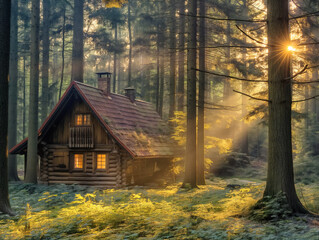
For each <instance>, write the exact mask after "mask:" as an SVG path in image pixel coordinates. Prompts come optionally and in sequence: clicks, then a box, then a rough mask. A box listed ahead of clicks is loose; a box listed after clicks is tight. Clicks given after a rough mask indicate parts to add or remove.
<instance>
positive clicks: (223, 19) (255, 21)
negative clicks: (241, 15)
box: [179, 13, 267, 23]
mask: <svg viewBox="0 0 319 240" xmlns="http://www.w3.org/2000/svg"><path fill="white" fill-rule="evenodd" d="M179 15H181V16H187V17H196V18H206V19H210V20H216V21H235V22H250V23H261V22H267V20H264V19H256V20H254V19H237V18H217V17H212V16H209V15H207V16H198V15H190V14H184V13H180V14H179Z"/></svg>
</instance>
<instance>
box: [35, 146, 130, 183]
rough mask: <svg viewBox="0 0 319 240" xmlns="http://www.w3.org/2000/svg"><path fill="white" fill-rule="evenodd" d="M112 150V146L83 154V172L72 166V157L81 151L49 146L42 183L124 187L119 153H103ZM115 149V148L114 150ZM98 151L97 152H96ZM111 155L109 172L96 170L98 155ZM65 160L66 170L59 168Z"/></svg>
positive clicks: (44, 162)
mask: <svg viewBox="0 0 319 240" xmlns="http://www.w3.org/2000/svg"><path fill="white" fill-rule="evenodd" d="M104 149H106V150H107V149H111V147H110V146H108V147H105V148H102V147H100V148H98V149H94V150H91V149H90V150H88V151H86V152H83V154H84V165H83V167H84V168H83V170H75V169H72V166H70V164H69V163H70V162H71V160H70V159H71V155H72V154H73V153H79V152H81V151H73V150H72V149H71V150H69V149H68V148H66V147H65V146H63V145H61V146H58V145H48V149H47V154H46V157H43V158H42V159H41V176H40V178H41V182H43V183H47V184H80V185H88V186H90V185H91V186H99V187H103V188H119V187H122V186H124V185H123V179H122V176H123V172H125V171H123V169H122V166H123V164H122V161H121V155H120V152H119V151H112V152H111V151H109V152H106V151H101V150H104ZM112 149H113V148H112ZM95 150H97V151H95ZM97 153H107V154H109V162H108V168H107V170H105V171H104V170H97V169H96V154H97ZM62 158H63V161H64V165H65V166H66V168H59V165H61V164H62V163H61V159H62Z"/></svg>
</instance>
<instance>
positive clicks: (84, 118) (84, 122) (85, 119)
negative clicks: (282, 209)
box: [75, 114, 91, 126]
mask: <svg viewBox="0 0 319 240" xmlns="http://www.w3.org/2000/svg"><path fill="white" fill-rule="evenodd" d="M75 125H76V126H90V125H91V115H90V114H76V115H75Z"/></svg>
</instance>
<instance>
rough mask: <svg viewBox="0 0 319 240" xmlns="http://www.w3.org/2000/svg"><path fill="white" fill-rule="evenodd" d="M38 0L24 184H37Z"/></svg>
mask: <svg viewBox="0 0 319 240" xmlns="http://www.w3.org/2000/svg"><path fill="white" fill-rule="evenodd" d="M39 28H40V0H32V14H31V66H30V98H29V127H28V137H29V139H28V150H27V151H28V153H27V168H26V177H25V182H27V183H37V170H38V91H39Z"/></svg>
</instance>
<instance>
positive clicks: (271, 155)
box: [264, 0, 307, 213]
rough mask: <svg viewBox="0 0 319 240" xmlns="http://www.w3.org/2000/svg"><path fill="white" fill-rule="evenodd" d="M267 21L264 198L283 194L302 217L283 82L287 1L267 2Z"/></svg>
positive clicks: (287, 70)
mask: <svg viewBox="0 0 319 240" xmlns="http://www.w3.org/2000/svg"><path fill="white" fill-rule="evenodd" d="M267 20H268V45H269V48H268V81H269V82H268V89H269V134H268V135H269V139H268V172H267V183H266V189H265V192H264V196H275V195H276V194H278V193H281V192H284V193H285V195H286V198H287V202H288V204H289V206H290V208H291V209H292V210H293V211H294V212H300V213H306V212H307V211H306V210H305V208H304V207H303V206H302V204H301V202H300V201H299V199H298V197H297V194H296V190H295V185H294V171H293V160H292V143H291V101H292V92H291V82H290V81H284V79H286V78H289V77H290V76H291V69H290V68H291V56H290V55H289V53H287V52H286V48H283V47H282V46H285V45H286V44H287V43H289V42H290V36H289V16H288V0H280V1H279V0H268V2H267ZM279 53H280V54H279ZM278 63H280V64H278Z"/></svg>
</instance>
